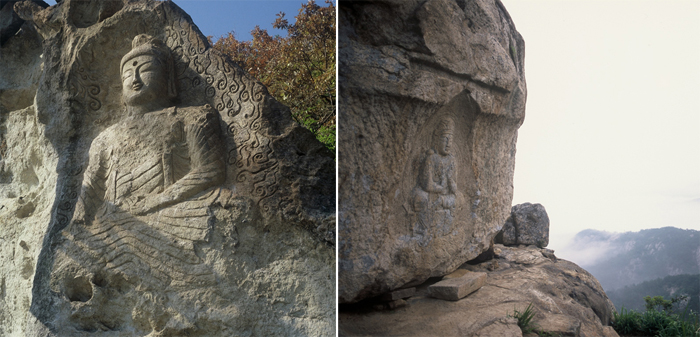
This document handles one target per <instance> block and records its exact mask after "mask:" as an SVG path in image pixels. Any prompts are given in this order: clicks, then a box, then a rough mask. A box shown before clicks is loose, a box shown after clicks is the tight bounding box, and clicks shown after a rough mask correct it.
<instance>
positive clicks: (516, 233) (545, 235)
mask: <svg viewBox="0 0 700 337" xmlns="http://www.w3.org/2000/svg"><path fill="white" fill-rule="evenodd" d="M496 243H502V244H504V245H536V246H537V247H540V248H544V247H547V245H548V244H549V216H547V211H546V210H545V209H544V206H542V205H540V204H531V203H529V202H526V203H524V204H519V205H515V206H513V208H511V211H510V216H509V217H508V220H506V223H505V224H504V225H503V229H502V230H501V233H499V235H498V236H496Z"/></svg>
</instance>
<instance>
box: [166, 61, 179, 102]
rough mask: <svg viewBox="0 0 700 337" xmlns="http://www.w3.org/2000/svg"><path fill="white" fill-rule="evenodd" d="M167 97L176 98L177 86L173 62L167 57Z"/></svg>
mask: <svg viewBox="0 0 700 337" xmlns="http://www.w3.org/2000/svg"><path fill="white" fill-rule="evenodd" d="M167 62H168V67H167V68H168V70H169V71H168V98H170V100H174V99H175V98H177V87H176V84H175V64H174V63H175V62H174V61H173V59H172V58H168V61H167Z"/></svg>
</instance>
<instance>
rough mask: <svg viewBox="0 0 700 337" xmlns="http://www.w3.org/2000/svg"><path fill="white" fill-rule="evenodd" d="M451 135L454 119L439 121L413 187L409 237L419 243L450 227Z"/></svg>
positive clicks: (453, 173)
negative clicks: (431, 146)
mask: <svg viewBox="0 0 700 337" xmlns="http://www.w3.org/2000/svg"><path fill="white" fill-rule="evenodd" d="M453 134H454V121H453V120H452V119H451V118H444V119H442V120H440V122H439V124H438V127H437V129H436V130H435V132H434V134H433V142H434V143H433V145H434V146H433V149H430V150H428V153H427V156H426V158H425V161H424V162H423V164H422V166H421V168H420V170H419V171H418V179H417V180H418V181H417V184H416V186H415V187H414V188H413V192H412V206H413V211H414V212H415V221H414V223H413V236H414V237H416V238H418V241H419V242H421V243H422V244H423V245H424V244H426V243H427V242H428V241H430V239H431V238H432V237H433V236H443V235H446V234H447V233H449V232H450V231H451V230H452V229H451V226H452V221H453V218H454V214H453V213H454V210H455V201H456V199H457V196H458V190H457V183H456V182H455V181H456V165H455V158H454V155H453V154H452V136H453Z"/></svg>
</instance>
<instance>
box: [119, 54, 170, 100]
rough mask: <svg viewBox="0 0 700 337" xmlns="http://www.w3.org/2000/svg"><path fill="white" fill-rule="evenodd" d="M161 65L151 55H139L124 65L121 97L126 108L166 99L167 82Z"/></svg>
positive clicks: (163, 67) (164, 70)
mask: <svg viewBox="0 0 700 337" xmlns="http://www.w3.org/2000/svg"><path fill="white" fill-rule="evenodd" d="M167 78H168V77H167V74H166V69H165V66H164V65H163V63H162V62H161V61H160V60H159V59H158V58H157V57H155V56H153V55H140V56H137V57H134V58H132V59H130V60H129V61H127V62H126V63H125V64H124V68H123V69H122V96H123V98H124V103H125V104H126V105H127V106H143V105H149V104H152V103H155V102H160V101H162V100H163V99H165V98H167V97H168V80H167Z"/></svg>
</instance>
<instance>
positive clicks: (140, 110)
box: [126, 101, 172, 116]
mask: <svg viewBox="0 0 700 337" xmlns="http://www.w3.org/2000/svg"><path fill="white" fill-rule="evenodd" d="M169 103H170V102H167V101H166V102H159V101H153V102H149V103H146V104H140V105H128V106H127V107H126V112H127V115H128V116H135V115H145V114H147V113H149V112H153V111H159V110H163V109H165V108H167V107H169V106H171V105H172V104H169Z"/></svg>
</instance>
